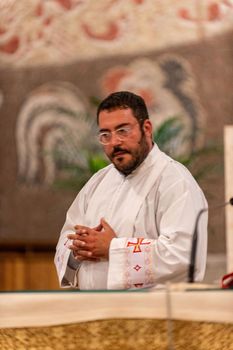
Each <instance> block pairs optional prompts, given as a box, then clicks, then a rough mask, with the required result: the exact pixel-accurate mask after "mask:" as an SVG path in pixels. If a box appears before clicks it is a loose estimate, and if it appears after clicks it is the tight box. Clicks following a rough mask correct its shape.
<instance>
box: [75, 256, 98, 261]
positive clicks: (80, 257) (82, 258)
mask: <svg viewBox="0 0 233 350" xmlns="http://www.w3.org/2000/svg"><path fill="white" fill-rule="evenodd" d="M75 260H78V261H95V262H97V261H100V259H99V258H95V257H90V258H86V257H84V256H82V255H76V256H75Z"/></svg>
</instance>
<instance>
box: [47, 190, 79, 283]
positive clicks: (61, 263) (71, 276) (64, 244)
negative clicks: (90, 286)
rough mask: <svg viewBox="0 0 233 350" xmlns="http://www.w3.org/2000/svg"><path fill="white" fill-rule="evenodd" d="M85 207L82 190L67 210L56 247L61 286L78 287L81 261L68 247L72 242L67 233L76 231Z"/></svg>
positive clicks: (56, 262) (56, 260)
mask: <svg viewBox="0 0 233 350" xmlns="http://www.w3.org/2000/svg"><path fill="white" fill-rule="evenodd" d="M83 207H84V205H83V193H82V192H80V194H79V195H78V196H77V197H76V199H75V200H74V202H73V204H72V205H71V207H70V209H69V210H68V212H67V215H66V221H65V224H64V226H63V228H62V230H61V234H60V238H59V241H58V244H57V247H56V255H55V258H54V262H55V265H56V269H57V273H58V278H59V282H60V286H61V287H77V285H78V279H77V273H78V269H79V267H80V263H79V262H77V261H76V260H75V259H74V258H73V256H72V252H71V251H70V249H69V248H68V246H69V244H70V242H69V240H68V239H67V235H68V234H69V233H75V229H74V226H75V225H76V224H77V223H81V222H82V218H83V216H84V213H83V210H84V209H83Z"/></svg>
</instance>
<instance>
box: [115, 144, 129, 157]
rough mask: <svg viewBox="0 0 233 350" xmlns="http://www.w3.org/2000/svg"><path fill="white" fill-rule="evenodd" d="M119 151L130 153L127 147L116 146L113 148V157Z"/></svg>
mask: <svg viewBox="0 0 233 350" xmlns="http://www.w3.org/2000/svg"><path fill="white" fill-rule="evenodd" d="M118 152H124V153H130V152H129V151H128V150H127V149H124V148H121V147H118V146H116V147H114V148H113V151H112V153H111V157H114V156H115V155H116V154H117V153H118Z"/></svg>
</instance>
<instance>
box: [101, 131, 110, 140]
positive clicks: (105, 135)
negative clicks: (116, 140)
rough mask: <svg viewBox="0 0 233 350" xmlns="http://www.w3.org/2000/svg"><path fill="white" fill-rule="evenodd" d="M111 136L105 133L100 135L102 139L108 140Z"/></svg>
mask: <svg viewBox="0 0 233 350" xmlns="http://www.w3.org/2000/svg"><path fill="white" fill-rule="evenodd" d="M109 136H110V134H109V133H108V132H103V133H101V134H100V137H101V138H104V139H107V138H108V137H109Z"/></svg>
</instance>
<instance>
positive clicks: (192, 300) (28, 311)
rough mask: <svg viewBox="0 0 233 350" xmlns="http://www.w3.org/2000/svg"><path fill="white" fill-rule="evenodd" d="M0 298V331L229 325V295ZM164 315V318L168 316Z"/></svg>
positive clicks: (232, 315) (232, 318)
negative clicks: (155, 322)
mask: <svg viewBox="0 0 233 350" xmlns="http://www.w3.org/2000/svg"><path fill="white" fill-rule="evenodd" d="M167 293H168V292H167V290H158V291H142V292H137V293H135V292H126V293H122V292H111V293H108V292H92V293H88V292H86V293H84V292H82V293H80V292H75V293H69V292H65V293H56V292H49V293H48V292H41V293H2V294H1V295H0V328H21V327H41V326H55V325H61V324H72V323H78V322H87V321H95V320H104V319H117V318H118V319H119V318H121V319H123V318H126V319H129V318H131V319H132V318H143V319H147V318H150V319H167V317H168V315H169V317H170V318H171V319H174V320H186V321H200V322H202V321H203V322H217V323H232V324H233V308H232V305H233V291H231V290H217V291H216V290H209V291H203V290H194V291H170V292H169V293H170V294H169V296H170V304H171V310H170V312H169V310H168V308H167V297H168V294H167ZM168 312H169V313H168Z"/></svg>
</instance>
